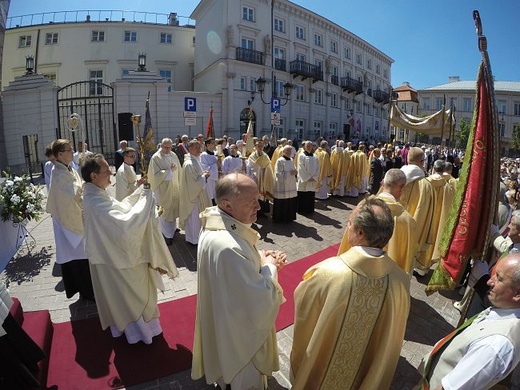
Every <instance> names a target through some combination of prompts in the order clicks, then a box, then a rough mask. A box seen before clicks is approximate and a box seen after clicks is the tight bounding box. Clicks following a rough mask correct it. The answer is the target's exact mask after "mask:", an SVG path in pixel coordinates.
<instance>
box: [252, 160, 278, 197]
mask: <svg viewBox="0 0 520 390" xmlns="http://www.w3.org/2000/svg"><path fill="white" fill-rule="evenodd" d="M249 162H250V163H251V165H250V166H251V172H252V173H253V175H254V180H255V181H256V184H258V191H260V200H264V201H266V200H271V201H272V200H274V196H273V194H274V175H273V169H272V168H271V160H269V156H268V155H267V154H266V153H262V155H259V154H258V152H257V151H256V150H255V151H254V152H253V153H251V155H250V156H249Z"/></svg>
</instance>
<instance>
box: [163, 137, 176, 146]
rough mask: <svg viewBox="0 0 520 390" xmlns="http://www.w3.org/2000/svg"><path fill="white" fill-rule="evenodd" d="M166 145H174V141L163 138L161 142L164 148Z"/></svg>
mask: <svg viewBox="0 0 520 390" xmlns="http://www.w3.org/2000/svg"><path fill="white" fill-rule="evenodd" d="M164 144H170V145H173V141H172V139H171V138H163V139H162V141H161V146H163V145H164Z"/></svg>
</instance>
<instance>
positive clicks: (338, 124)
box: [191, 0, 393, 140]
mask: <svg viewBox="0 0 520 390" xmlns="http://www.w3.org/2000/svg"><path fill="white" fill-rule="evenodd" d="M191 18H193V19H195V20H196V22H197V29H196V42H197V50H196V56H195V71H194V73H195V74H194V86H195V90H197V91H201V90H210V91H222V94H223V102H222V105H223V108H224V110H225V112H224V113H223V116H224V117H226V119H227V122H226V123H225V126H226V131H227V132H228V133H232V132H233V131H235V130H236V129H237V123H239V122H240V128H241V130H245V123H246V122H247V113H248V101H249V102H250V101H251V91H252V90H253V91H254V90H256V89H257V85H256V80H258V79H259V78H263V79H265V80H266V85H265V91H264V95H263V98H264V101H265V102H267V103H270V102H271V97H272V95H273V93H272V91H273V85H272V84H273V82H275V85H274V90H275V93H276V95H277V97H279V98H281V103H282V104H283V103H284V102H285V99H284V84H287V83H290V84H292V85H293V88H292V91H291V95H290V96H289V99H288V100H287V102H286V105H284V106H282V107H281V109H280V115H279V124H274V127H275V129H276V131H277V133H278V137H281V136H284V137H287V138H290V139H297V140H302V139H311V140H314V139H316V138H317V137H318V136H322V137H325V138H329V139H335V138H336V137H338V136H340V137H342V138H345V137H346V138H351V137H354V136H357V137H360V138H369V137H373V138H375V139H386V138H387V137H388V136H389V133H388V105H387V104H386V102H387V100H388V93H389V90H390V85H391V80H390V74H391V64H392V63H393V60H392V59H391V58H390V57H388V56H387V55H385V54H384V53H382V52H381V51H379V50H378V49H376V48H375V47H373V46H372V45H370V44H369V43H367V42H366V41H364V40H362V39H361V38H359V37H357V36H356V35H354V34H352V33H351V32H349V31H347V30H346V29H344V28H342V27H341V26H339V25H337V24H335V23H333V22H332V21H329V20H328V19H325V18H323V17H321V16H320V15H317V14H315V13H313V12H311V11H309V10H307V9H305V8H303V7H300V6H298V5H297V4H295V3H293V2H290V1H285V0H272V1H268V0H257V1H250V0H229V1H222V0H202V1H201V2H200V3H199V5H198V6H197V7H196V8H195V10H194V12H193V13H192V15H191ZM262 103H263V102H262V101H261V99H260V96H258V93H257V94H256V97H255V100H254V101H253V103H252V109H253V112H254V120H255V121H256V123H255V127H256V135H264V134H268V133H270V132H271V129H272V128H271V125H272V121H271V111H272V109H271V105H270V104H262Z"/></svg>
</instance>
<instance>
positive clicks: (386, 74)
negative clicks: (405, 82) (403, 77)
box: [383, 69, 388, 79]
mask: <svg viewBox="0 0 520 390" xmlns="http://www.w3.org/2000/svg"><path fill="white" fill-rule="evenodd" d="M383 78H385V79H387V78H388V69H384V70H383Z"/></svg>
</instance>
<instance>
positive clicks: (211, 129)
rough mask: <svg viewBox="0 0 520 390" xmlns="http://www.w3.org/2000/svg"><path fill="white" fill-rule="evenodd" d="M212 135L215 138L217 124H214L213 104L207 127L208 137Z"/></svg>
mask: <svg viewBox="0 0 520 390" xmlns="http://www.w3.org/2000/svg"><path fill="white" fill-rule="evenodd" d="M210 137H211V138H215V126H214V125H213V106H211V110H210V111H209V119H208V126H207V127H206V139H207V138H210Z"/></svg>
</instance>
